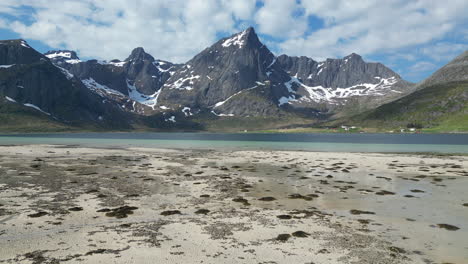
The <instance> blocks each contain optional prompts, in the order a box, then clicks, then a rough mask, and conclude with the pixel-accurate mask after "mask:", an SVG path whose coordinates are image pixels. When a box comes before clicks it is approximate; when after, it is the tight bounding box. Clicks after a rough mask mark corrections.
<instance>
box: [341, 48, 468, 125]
mask: <svg viewBox="0 0 468 264" xmlns="http://www.w3.org/2000/svg"><path fill="white" fill-rule="evenodd" d="M467 62H468V52H464V53H463V54H461V55H460V56H458V57H457V58H455V59H454V60H452V61H451V62H449V63H448V64H447V65H445V66H444V67H442V68H441V69H440V70H438V71H436V72H435V73H434V74H433V75H431V76H430V77H429V78H427V79H426V80H424V81H423V82H421V83H420V84H418V85H417V87H418V90H417V91H415V92H414V93H412V94H410V95H408V96H405V97H403V98H401V99H399V100H396V101H394V102H391V103H388V104H385V105H382V106H380V107H378V108H376V109H375V110H372V111H368V112H366V113H364V114H361V115H358V116H357V117H355V118H353V119H352V121H348V123H349V122H354V124H360V125H361V126H364V127H381V128H398V127H417V128H425V129H426V130H427V131H436V132H462V131H465V132H466V131H468V75H466V73H468V63H467ZM342 122H343V121H342Z"/></svg>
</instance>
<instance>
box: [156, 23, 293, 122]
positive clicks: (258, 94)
mask: <svg viewBox="0 0 468 264" xmlns="http://www.w3.org/2000/svg"><path fill="white" fill-rule="evenodd" d="M275 62H276V57H275V56H274V55H273V53H271V52H270V50H268V48H267V47H266V46H265V45H263V44H262V43H261V42H260V40H259V39H258V37H257V35H256V34H255V31H254V29H253V28H248V29H246V30H244V31H242V32H240V33H237V34H234V35H232V36H231V37H228V38H224V39H221V40H219V41H218V42H216V43H215V44H213V45H212V46H211V47H209V48H207V49H205V50H203V51H202V52H201V53H199V54H198V55H196V56H195V57H194V58H193V59H191V60H190V61H188V62H187V63H186V64H185V65H184V66H182V67H180V68H179V69H178V70H177V71H176V72H175V73H174V75H173V76H171V78H169V79H168V80H167V82H166V83H165V84H164V86H163V87H162V89H161V93H160V95H159V98H158V104H160V105H164V106H165V107H169V108H172V109H174V108H183V107H189V108H191V109H192V110H194V111H203V110H209V111H211V113H213V114H214V115H221V116H233V115H236V116H237V115H241V116H242V115H266V114H273V113H277V112H278V111H279V109H278V107H276V106H275V105H276V103H275V102H276V101H277V99H278V98H280V97H281V96H284V95H286V94H288V92H287V91H286V90H285V89H283V85H282V83H283V82H286V81H287V80H288V78H289V77H288V75H287V74H286V73H285V72H284V71H283V70H282V69H281V68H280V67H279V65H278V64H276V63H275ZM272 72H273V73H274V74H272ZM236 102H237V103H236Z"/></svg>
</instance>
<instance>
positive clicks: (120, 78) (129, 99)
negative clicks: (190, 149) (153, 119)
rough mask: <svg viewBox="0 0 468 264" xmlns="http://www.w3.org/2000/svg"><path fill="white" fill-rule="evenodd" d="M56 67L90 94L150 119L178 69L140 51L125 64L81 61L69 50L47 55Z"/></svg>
mask: <svg viewBox="0 0 468 264" xmlns="http://www.w3.org/2000/svg"><path fill="white" fill-rule="evenodd" d="M45 56H46V57H48V58H49V59H50V60H51V61H52V62H53V63H54V64H56V65H57V66H59V67H61V68H64V69H66V70H67V71H69V72H70V73H71V74H73V75H74V76H76V77H77V78H78V79H80V80H81V81H82V83H83V84H84V85H85V86H86V87H88V88H89V89H90V90H92V91H94V92H95V93H97V94H99V95H100V96H102V97H104V98H107V99H109V101H110V102H112V103H114V104H116V105H119V106H122V107H123V109H124V110H125V111H129V112H133V113H137V114H142V115H151V114H154V113H155V111H154V108H155V107H156V103H155V102H156V100H155V98H156V97H157V95H158V91H159V90H160V88H161V87H162V85H163V84H164V83H165V81H166V80H167V79H169V77H170V76H171V74H172V72H173V70H175V69H176V68H177V67H178V65H175V64H172V63H170V62H166V61H162V60H155V59H154V58H153V56H151V55H150V54H148V53H146V52H145V51H144V49H143V48H141V47H139V48H136V49H134V50H133V51H132V53H131V54H130V56H129V57H128V58H127V59H125V60H124V61H120V60H111V61H109V62H107V61H98V60H88V61H81V60H80V59H79V58H78V57H77V56H76V53H75V52H73V51H68V50H59V51H49V52H47V53H45Z"/></svg>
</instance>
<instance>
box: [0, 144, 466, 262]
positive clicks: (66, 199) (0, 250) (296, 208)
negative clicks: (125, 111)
mask: <svg viewBox="0 0 468 264" xmlns="http://www.w3.org/2000/svg"><path fill="white" fill-rule="evenodd" d="M467 187H468V156H449V155H444V156H437V155H421V154H378V153H332V152H299V151H215V150H170V149H150V148H126V149H115V148H84V147H79V146H52V145H24V146H0V263H316V264H319V263H468V195H466V190H467Z"/></svg>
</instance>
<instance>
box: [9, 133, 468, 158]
mask: <svg viewBox="0 0 468 264" xmlns="http://www.w3.org/2000/svg"><path fill="white" fill-rule="evenodd" d="M23 144H52V145H79V146H86V147H121V148H123V147H148V148H175V149H217V150H238V149H246V150H255V149H259V150H304V151H333V152H439V153H468V135H452V134H446V135H443V134H438V135H434V134H419V135H417V134H407V135H405V134H396V135H395V134H208V133H206V134H199V133H198V134H197V133H80V134H29V135H0V145H23Z"/></svg>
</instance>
